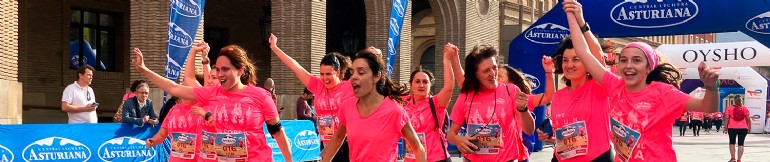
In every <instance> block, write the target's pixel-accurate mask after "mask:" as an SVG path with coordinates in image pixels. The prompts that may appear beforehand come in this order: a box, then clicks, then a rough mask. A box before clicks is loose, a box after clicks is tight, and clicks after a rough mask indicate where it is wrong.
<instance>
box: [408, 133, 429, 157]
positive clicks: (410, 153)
mask: <svg viewBox="0 0 770 162" xmlns="http://www.w3.org/2000/svg"><path fill="white" fill-rule="evenodd" d="M417 139H420V143H421V144H422V146H423V147H427V146H426V145H425V133H417ZM404 141H406V139H404ZM404 151H406V154H405V155H404V158H408V159H416V158H417V156H416V155H415V154H414V150H412V147H410V146H409V144H406V143H405V145H404Z"/></svg>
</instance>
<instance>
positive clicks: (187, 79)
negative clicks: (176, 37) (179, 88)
mask: <svg viewBox="0 0 770 162" xmlns="http://www.w3.org/2000/svg"><path fill="white" fill-rule="evenodd" d="M204 48H208V45H206V42H201V43H198V45H196V46H193V47H192V48H190V52H189V53H187V60H185V66H184V80H182V84H183V85H186V86H190V87H201V84H200V83H198V80H197V79H195V73H197V72H195V54H197V53H198V52H202V51H203V50H204ZM204 66H205V65H204Z"/></svg>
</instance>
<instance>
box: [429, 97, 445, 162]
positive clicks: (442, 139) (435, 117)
mask: <svg viewBox="0 0 770 162" xmlns="http://www.w3.org/2000/svg"><path fill="white" fill-rule="evenodd" d="M428 104H430V112H431V114H433V121H434V122H436V127H434V130H437V131H438V130H439V129H441V131H442V132H443V135H439V139H441V141H445V139H446V134H447V132H449V113H447V112H445V113H444V124H443V125H441V128H439V125H438V124H439V123H438V115H437V114H436V104H434V103H433V96H431V97H428ZM439 143H441V148H443V149H444V150H447V146H444V142H439ZM447 158H449V157H447Z"/></svg>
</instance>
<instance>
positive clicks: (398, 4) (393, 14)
mask: <svg viewBox="0 0 770 162" xmlns="http://www.w3.org/2000/svg"><path fill="white" fill-rule="evenodd" d="M407 3H409V1H407V0H393V7H391V9H390V19H389V21H390V28H389V32H388V60H386V61H387V62H388V77H390V76H391V74H393V66H394V65H395V64H396V52H398V43H399V42H400V39H401V27H402V25H403V24H404V14H405V13H406V7H407Z"/></svg>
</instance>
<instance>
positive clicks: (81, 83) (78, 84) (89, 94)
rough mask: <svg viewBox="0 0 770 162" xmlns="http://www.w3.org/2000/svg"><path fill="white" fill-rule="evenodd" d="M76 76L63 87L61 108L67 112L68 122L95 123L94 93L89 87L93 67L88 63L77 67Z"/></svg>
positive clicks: (95, 105) (92, 76)
mask: <svg viewBox="0 0 770 162" xmlns="http://www.w3.org/2000/svg"><path fill="white" fill-rule="evenodd" d="M77 71H78V78H77V80H76V81H75V83H72V84H70V85H68V86H67V88H65V89H64V93H62V97H61V110H62V111H64V112H67V116H68V117H69V119H68V120H67V122H68V123H70V124H72V123H96V122H97V118H96V107H97V106H99V104H98V103H96V95H95V94H94V90H93V89H91V87H90V85H91V80H93V78H94V72H93V71H94V67H91V66H89V65H85V66H81V67H79V68H78V70H77Z"/></svg>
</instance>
